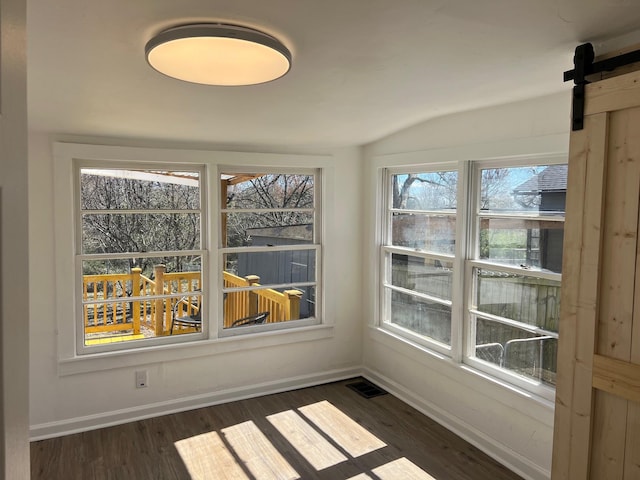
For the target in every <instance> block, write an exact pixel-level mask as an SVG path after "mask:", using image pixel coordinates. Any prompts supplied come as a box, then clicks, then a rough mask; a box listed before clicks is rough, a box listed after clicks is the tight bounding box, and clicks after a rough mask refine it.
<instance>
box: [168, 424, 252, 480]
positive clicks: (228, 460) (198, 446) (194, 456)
mask: <svg viewBox="0 0 640 480" xmlns="http://www.w3.org/2000/svg"><path fill="white" fill-rule="evenodd" d="M175 447H176V449H177V450H178V453H179V454H180V457H182V461H183V462H184V464H185V466H186V467H187V471H188V472H189V476H190V477H191V480H208V479H211V478H216V477H215V475H217V473H214V474H213V476H212V472H224V473H223V474H224V477H223V478H233V479H237V480H249V477H248V476H247V475H246V474H245V473H244V471H243V470H242V467H240V465H238V463H237V462H236V459H235V458H234V457H233V455H232V454H231V452H230V451H229V450H228V449H227V447H226V446H225V444H224V442H223V441H222V439H221V438H220V435H218V434H217V433H216V432H208V433H203V434H202V435H196V436H195V437H189V438H185V439H184V440H179V441H177V442H175Z"/></svg>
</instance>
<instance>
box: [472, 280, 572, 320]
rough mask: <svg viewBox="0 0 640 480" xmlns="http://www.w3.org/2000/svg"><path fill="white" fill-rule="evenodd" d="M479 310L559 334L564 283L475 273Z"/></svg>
mask: <svg viewBox="0 0 640 480" xmlns="http://www.w3.org/2000/svg"><path fill="white" fill-rule="evenodd" d="M475 278H476V282H477V284H476V286H477V298H476V302H477V310H479V311H481V312H484V313H489V314H491V315H497V316H500V317H504V318H508V319H511V320H516V321H518V322H522V323H526V324H528V325H534V326H536V327H539V328H543V329H545V330H548V331H550V332H557V331H558V322H559V319H560V282H559V281H555V280H546V279H540V278H533V277H527V276H525V275H515V274H510V273H504V272H496V271H491V270H486V269H475Z"/></svg>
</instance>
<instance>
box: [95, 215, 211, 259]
mask: <svg viewBox="0 0 640 480" xmlns="http://www.w3.org/2000/svg"><path fill="white" fill-rule="evenodd" d="M200 248H201V245H200V214H199V213H150V214H145V213H141V214H86V215H82V253H83V254H92V253H137V252H162V251H168V250H174V251H180V250H199V249H200Z"/></svg>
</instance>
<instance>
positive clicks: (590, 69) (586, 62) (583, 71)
mask: <svg viewBox="0 0 640 480" xmlns="http://www.w3.org/2000/svg"><path fill="white" fill-rule="evenodd" d="M594 58H595V54H594V51H593V45H591V44H590V43H584V44H582V45H578V46H577V47H576V51H575V54H574V56H573V65H574V67H575V68H574V69H573V70H568V71H566V72H564V81H565V82H568V81H569V80H573V83H574V87H573V102H572V108H571V130H582V128H583V126H584V86H585V85H586V84H587V83H589V82H588V81H587V80H586V77H587V75H592V74H594V73H601V72H610V71H612V70H615V69H616V68H618V67H622V66H624V65H629V64H631V63H636V62H640V50H634V51H633V52H628V53H623V54H622V55H618V56H617V57H611V58H607V59H606V60H600V61H598V62H594V61H593V60H594Z"/></svg>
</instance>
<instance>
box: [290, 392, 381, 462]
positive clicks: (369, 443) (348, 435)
mask: <svg viewBox="0 0 640 480" xmlns="http://www.w3.org/2000/svg"><path fill="white" fill-rule="evenodd" d="M298 410H299V411H300V412H301V413H302V414H303V415H304V416H305V417H307V418H308V419H309V420H310V421H311V422H313V423H314V424H315V425H316V426H317V427H318V428H319V429H320V430H322V431H323V432H324V433H326V434H327V435H328V436H329V438H331V439H332V440H333V441H334V442H335V443H337V444H338V445H339V446H340V447H342V448H343V449H344V450H346V451H347V453H349V455H351V456H352V457H359V456H361V455H365V454H367V453H370V452H373V451H374V450H377V449H379V448H384V447H386V446H387V444H386V443H384V442H383V441H382V440H380V439H379V438H378V437H376V436H375V435H373V434H372V433H370V432H369V431H368V430H367V429H366V428H364V427H362V426H361V425H359V424H358V423H357V422H355V421H354V420H352V419H351V418H350V417H349V416H347V415H345V414H344V413H343V412H342V411H341V410H340V409H338V408H336V407H335V406H333V405H332V404H331V403H329V402H327V401H326V400H323V401H322V402H317V403H313V404H311V405H306V406H304V407H300V408H299V409H298Z"/></svg>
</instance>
